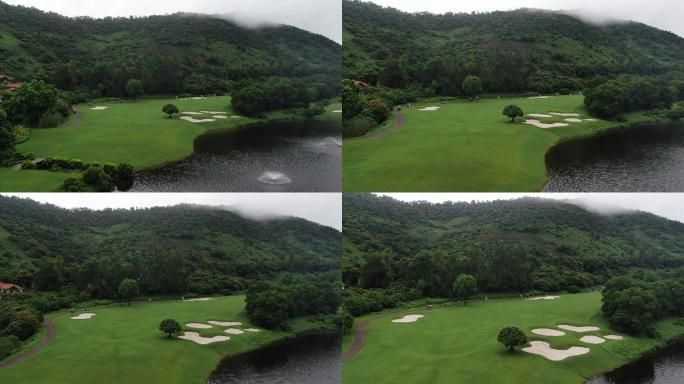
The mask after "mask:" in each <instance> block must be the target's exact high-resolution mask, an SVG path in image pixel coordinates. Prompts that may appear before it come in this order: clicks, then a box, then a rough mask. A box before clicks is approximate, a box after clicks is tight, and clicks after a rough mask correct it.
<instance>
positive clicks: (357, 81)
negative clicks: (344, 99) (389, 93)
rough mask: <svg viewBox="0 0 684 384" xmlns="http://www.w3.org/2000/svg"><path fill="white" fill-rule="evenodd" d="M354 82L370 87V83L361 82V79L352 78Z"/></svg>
mask: <svg viewBox="0 0 684 384" xmlns="http://www.w3.org/2000/svg"><path fill="white" fill-rule="evenodd" d="M354 84H356V85H360V86H362V87H370V85H369V84H367V83H364V82H363V81H361V80H354Z"/></svg>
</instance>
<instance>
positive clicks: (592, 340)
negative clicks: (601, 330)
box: [580, 336, 606, 344]
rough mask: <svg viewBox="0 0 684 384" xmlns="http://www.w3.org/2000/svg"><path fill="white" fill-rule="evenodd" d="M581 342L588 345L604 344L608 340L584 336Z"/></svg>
mask: <svg viewBox="0 0 684 384" xmlns="http://www.w3.org/2000/svg"><path fill="white" fill-rule="evenodd" d="M580 341H581V342H583V343H587V344H603V343H605V342H606V339H604V338H602V337H598V336H582V338H581V339H580Z"/></svg>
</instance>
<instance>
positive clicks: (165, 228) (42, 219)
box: [0, 197, 341, 298]
mask: <svg viewBox="0 0 684 384" xmlns="http://www.w3.org/2000/svg"><path fill="white" fill-rule="evenodd" d="M340 238H341V234H340V233H339V232H338V231H336V230H334V229H331V228H327V227H323V226H320V225H318V224H315V223H312V222H309V221H306V220H303V219H298V218H279V219H273V220H267V221H255V220H250V219H246V218H243V217H241V216H239V215H237V214H235V213H232V212H229V211H227V210H222V209H217V208H209V207H201V206H188V205H180V206H175V207H161V208H151V209H135V210H105V211H90V210H65V209H62V208H58V207H55V206H52V205H45V204H38V203H36V202H33V201H31V200H26V199H18V198H10V197H0V266H1V268H0V281H11V282H15V283H19V284H21V285H24V286H26V287H32V286H33V287H36V288H38V289H44V290H61V289H68V288H69V287H74V288H76V289H77V290H79V291H88V292H89V293H91V294H92V295H93V297H106V298H113V297H116V295H117V294H116V290H117V287H118V284H119V282H120V281H121V280H122V279H123V278H135V279H138V280H139V281H140V286H141V291H142V292H145V293H149V294H155V293H158V294H166V293H181V292H197V293H217V292H223V293H230V292H234V291H239V290H242V289H245V288H246V287H247V286H248V285H249V284H250V283H251V282H253V281H256V280H260V279H273V278H277V277H278V276H279V274H281V273H283V272H293V273H297V274H319V273H320V274H328V273H330V274H331V275H333V274H334V275H335V276H337V273H339V246H340ZM46 266H47V267H46ZM55 270H56V272H55Z"/></svg>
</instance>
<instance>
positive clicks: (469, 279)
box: [453, 274, 477, 305]
mask: <svg viewBox="0 0 684 384" xmlns="http://www.w3.org/2000/svg"><path fill="white" fill-rule="evenodd" d="M453 289H454V295H455V296H456V297H457V298H459V299H461V300H463V305H466V304H468V299H469V298H471V297H472V296H473V295H475V294H476V293H477V281H476V280H475V278H474V277H473V276H471V275H465V274H461V275H458V277H456V280H454V286H453Z"/></svg>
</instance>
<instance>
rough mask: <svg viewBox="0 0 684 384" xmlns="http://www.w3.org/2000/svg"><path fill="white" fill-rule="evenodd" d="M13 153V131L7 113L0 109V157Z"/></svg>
mask: <svg viewBox="0 0 684 384" xmlns="http://www.w3.org/2000/svg"><path fill="white" fill-rule="evenodd" d="M12 153H14V131H13V130H12V125H11V124H10V122H9V120H7V114H6V113H5V111H3V110H2V109H0V159H2V158H4V157H7V156H10V155H11V154H12Z"/></svg>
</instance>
